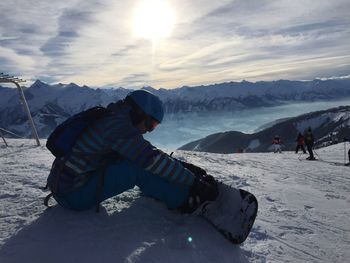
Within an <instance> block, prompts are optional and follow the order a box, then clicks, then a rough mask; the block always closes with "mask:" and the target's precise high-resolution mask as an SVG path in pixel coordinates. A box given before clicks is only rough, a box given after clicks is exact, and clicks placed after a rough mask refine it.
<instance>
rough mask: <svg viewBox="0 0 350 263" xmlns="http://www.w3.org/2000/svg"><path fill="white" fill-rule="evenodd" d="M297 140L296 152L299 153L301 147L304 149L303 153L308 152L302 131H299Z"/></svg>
mask: <svg viewBox="0 0 350 263" xmlns="http://www.w3.org/2000/svg"><path fill="white" fill-rule="evenodd" d="M296 142H297V147H296V149H295V153H298V151H299V149H301V150H302V151H303V153H306V151H305V146H304V145H305V140H304V136H303V135H302V134H301V132H299V134H298V137H297V139H296Z"/></svg>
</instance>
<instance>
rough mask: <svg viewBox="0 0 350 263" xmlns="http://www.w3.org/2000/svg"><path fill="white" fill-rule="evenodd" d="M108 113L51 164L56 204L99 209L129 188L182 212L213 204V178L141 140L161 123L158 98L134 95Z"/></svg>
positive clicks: (50, 181)
mask: <svg viewBox="0 0 350 263" xmlns="http://www.w3.org/2000/svg"><path fill="white" fill-rule="evenodd" d="M107 109H109V110H110V111H111V114H110V115H108V116H104V117H102V118H100V119H98V120H96V121H95V122H94V123H93V124H92V125H91V126H90V127H88V128H87V130H85V131H83V134H82V135H81V136H80V137H79V138H78V139H77V141H76V142H75V144H74V146H73V148H72V153H71V154H70V155H69V156H67V157H65V158H60V159H59V158H56V160H55V161H54V163H53V165H52V169H51V171H50V174H49V177H48V180H47V181H48V186H49V188H50V190H51V192H52V195H53V197H54V198H55V200H56V201H57V202H58V204H60V205H61V206H63V207H65V208H68V209H73V210H86V209H90V208H93V207H95V206H96V205H97V206H96V207H97V208H98V207H99V203H100V202H102V201H103V200H106V199H108V198H110V197H113V196H116V195H118V194H120V193H122V192H124V191H126V190H129V189H132V188H133V187H134V186H138V187H139V188H140V190H141V192H142V193H143V194H144V195H145V196H149V197H152V198H154V199H157V200H160V201H162V202H163V203H165V204H166V206H167V207H168V208H169V209H177V210H179V211H181V212H184V213H191V212H193V211H194V210H196V209H197V208H198V207H199V206H200V205H201V204H202V203H203V202H205V201H211V200H215V199H216V197H217V195H218V189H217V182H216V181H215V179H214V178H213V177H212V176H209V175H207V174H206V172H205V171H204V170H202V169H201V168H199V167H196V166H194V165H192V164H188V163H185V162H181V161H179V160H177V159H175V158H172V157H171V156H170V155H168V154H166V153H164V152H162V151H161V150H159V149H157V148H156V147H154V146H153V145H152V144H151V143H150V142H148V141H146V140H145V139H144V138H143V136H142V135H143V134H145V133H147V132H152V131H153V130H154V129H155V128H156V127H157V126H158V125H159V124H160V123H161V122H162V120H163V116H164V108H163V103H162V101H161V100H160V99H159V98H158V97H157V96H155V95H154V94H152V93H151V92H148V91H145V90H136V91H133V92H131V93H129V94H128V96H127V97H126V98H125V99H124V100H119V101H117V102H115V103H111V104H110V105H108V107H107ZM67 184H68V185H69V187H68V188H67ZM64 189H69V190H64Z"/></svg>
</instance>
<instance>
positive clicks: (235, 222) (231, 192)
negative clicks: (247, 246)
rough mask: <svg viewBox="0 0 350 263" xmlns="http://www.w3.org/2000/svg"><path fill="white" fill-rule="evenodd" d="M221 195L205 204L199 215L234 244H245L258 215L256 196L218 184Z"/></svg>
mask: <svg viewBox="0 0 350 263" xmlns="http://www.w3.org/2000/svg"><path fill="white" fill-rule="evenodd" d="M218 188H219V195H218V197H217V198H216V199H215V200H214V201H210V202H206V203H204V204H203V205H202V206H201V207H200V208H199V209H198V210H199V211H198V215H199V216H201V217H203V218H204V219H205V220H206V221H208V222H209V223H210V224H211V225H212V226H214V228H215V229H217V230H218V231H219V232H220V233H221V234H222V235H224V236H225V237H226V238H227V239H228V240H229V241H231V242H232V243H234V244H241V243H243V242H244V241H245V240H246V238H247V237H248V235H249V233H250V230H251V229H252V227H253V224H254V221H255V218H256V215H257V213H258V201H257V199H256V198H255V196H254V195H253V194H252V193H250V192H247V191H245V190H242V189H237V188H234V187H231V186H229V185H226V184H224V183H221V182H219V183H218Z"/></svg>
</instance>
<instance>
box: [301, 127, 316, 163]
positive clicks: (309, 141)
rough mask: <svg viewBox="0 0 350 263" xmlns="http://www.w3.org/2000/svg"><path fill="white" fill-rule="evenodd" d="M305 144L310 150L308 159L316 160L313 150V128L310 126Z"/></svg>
mask: <svg viewBox="0 0 350 263" xmlns="http://www.w3.org/2000/svg"><path fill="white" fill-rule="evenodd" d="M304 137H305V144H306V147H307V151H308V152H309V155H310V156H309V157H307V158H306V159H307V160H316V158H315V157H314V153H313V151H312V148H313V147H314V142H315V139H314V135H313V134H312V130H311V127H309V128H308V130H307V132H306V133H305V136H304Z"/></svg>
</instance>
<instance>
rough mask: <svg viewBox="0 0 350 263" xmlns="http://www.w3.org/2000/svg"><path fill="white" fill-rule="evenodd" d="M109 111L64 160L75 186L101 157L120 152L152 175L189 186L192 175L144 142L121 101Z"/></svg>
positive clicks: (85, 132) (84, 180)
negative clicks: (73, 176)
mask: <svg viewBox="0 0 350 263" xmlns="http://www.w3.org/2000/svg"><path fill="white" fill-rule="evenodd" d="M108 108H109V109H110V110H111V111H112V114H111V115H109V116H106V117H103V118H102V119H99V120H97V121H96V122H95V123H94V124H93V125H92V126H91V127H89V128H88V129H87V130H86V131H84V133H83V134H82V136H80V138H79V139H78V140H77V142H76V143H75V145H74V146H73V149H72V153H71V155H70V156H69V158H68V159H67V160H66V162H65V166H66V167H68V168H69V170H71V171H74V174H75V175H76V178H75V179H74V181H75V183H74V187H79V186H81V185H83V184H84V183H85V182H86V180H87V179H88V177H89V176H90V175H91V173H93V172H94V171H96V170H98V169H99V168H101V163H102V162H103V159H104V158H106V157H107V158H108V156H111V155H113V153H117V154H119V156H122V157H123V158H126V159H128V160H130V161H131V162H133V163H134V164H135V165H138V166H140V167H142V168H143V169H144V170H146V171H149V172H151V173H153V174H155V175H158V176H160V177H162V178H165V179H167V180H169V181H171V182H174V183H179V184H184V185H191V184H192V183H193V180H194V175H193V173H192V172H191V171H189V170H188V169H186V168H184V167H183V166H182V164H181V163H180V162H179V161H177V160H175V159H173V158H171V157H170V156H169V155H168V154H166V153H164V152H162V151H161V150H159V149H157V148H156V147H154V146H153V145H152V144H151V143H150V142H148V141H146V140H145V139H144V138H143V136H142V134H141V132H140V131H139V130H138V129H137V128H135V127H134V126H133V125H132V123H131V120H130V117H129V111H130V109H131V108H130V106H129V105H128V104H126V103H124V102H123V101H118V102H117V103H113V104H110V105H109V106H108Z"/></svg>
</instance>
